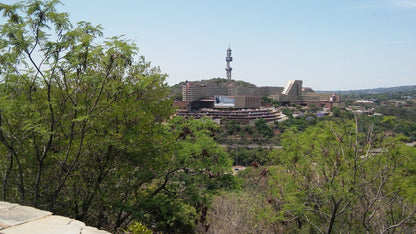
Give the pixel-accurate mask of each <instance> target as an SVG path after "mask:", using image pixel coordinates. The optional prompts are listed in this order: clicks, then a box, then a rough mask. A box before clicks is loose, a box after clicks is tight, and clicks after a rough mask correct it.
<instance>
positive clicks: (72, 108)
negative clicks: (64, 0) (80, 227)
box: [0, 0, 232, 232]
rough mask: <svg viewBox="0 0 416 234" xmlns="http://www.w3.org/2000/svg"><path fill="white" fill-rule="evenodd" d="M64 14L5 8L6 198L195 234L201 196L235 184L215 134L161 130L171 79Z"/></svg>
mask: <svg viewBox="0 0 416 234" xmlns="http://www.w3.org/2000/svg"><path fill="white" fill-rule="evenodd" d="M57 4H59V2H58V1H55V0H52V1H26V2H21V3H17V4H12V5H7V4H3V3H1V4H0V11H1V12H2V14H3V18H4V22H5V23H4V24H3V25H1V28H0V78H1V82H0V152H1V157H0V176H1V178H2V183H1V189H2V194H1V195H2V197H1V198H2V200H7V201H13V202H19V203H21V204H25V205H31V206H35V207H39V208H42V209H47V210H50V211H53V212H54V213H56V214H61V215H65V216H71V217H75V218H77V219H79V220H82V221H85V222H87V223H88V224H89V225H93V226H96V227H98V228H105V229H107V230H111V231H114V232H116V231H117V230H120V228H127V225H128V224H129V223H130V222H132V221H134V220H138V221H142V222H143V223H145V224H147V225H148V227H152V228H154V229H157V230H163V231H166V230H167V229H169V230H170V231H171V232H175V231H176V232H181V231H184V230H186V232H188V231H189V230H191V229H192V228H193V227H194V225H195V222H196V221H195V220H196V219H197V217H199V212H200V210H201V207H203V206H205V205H206V203H205V202H207V201H208V198H207V197H208V195H206V196H205V191H212V192H213V193H214V191H215V189H217V188H220V187H221V186H223V184H227V183H228V185H231V182H230V181H232V177H231V176H227V175H224V172H225V171H227V170H228V169H229V168H230V165H231V161H230V160H229V159H228V158H227V154H226V153H224V151H223V150H222V148H220V147H219V146H217V145H216V144H215V142H214V141H213V139H212V137H213V134H215V132H216V129H217V127H216V125H215V124H213V122H212V121H211V122H210V121H208V120H203V121H197V120H193V121H190V122H188V121H185V120H178V119H175V120H171V123H170V124H165V123H163V122H164V121H165V120H167V119H168V118H169V116H170V115H171V114H172V113H173V108H172V102H171V100H169V98H167V97H168V92H169V89H168V86H167V84H166V82H165V78H166V75H165V74H161V72H160V69H159V68H158V67H152V66H151V64H150V62H148V61H146V60H145V58H144V57H143V56H138V49H137V47H136V46H135V45H134V44H133V43H132V42H130V41H128V40H125V39H123V38H122V37H111V38H103V34H102V32H101V30H102V29H101V27H99V26H93V25H91V24H90V23H87V22H79V23H78V24H76V25H75V26H72V25H71V23H70V21H69V18H68V14H66V13H59V12H57V11H56V9H55V8H56V5H57ZM176 124H177V126H176ZM187 129H188V130H189V131H191V132H187ZM206 194H209V193H208V192H207V193H206ZM146 202H148V203H146ZM159 205H162V207H159ZM156 207H157V208H159V209H160V210H159V211H160V212H161V213H160V214H163V215H159V216H158V215H155V212H156V211H155V208H156ZM146 214H152V215H154V216H152V217H151V218H148V216H146ZM155 224H157V225H156V226H155Z"/></svg>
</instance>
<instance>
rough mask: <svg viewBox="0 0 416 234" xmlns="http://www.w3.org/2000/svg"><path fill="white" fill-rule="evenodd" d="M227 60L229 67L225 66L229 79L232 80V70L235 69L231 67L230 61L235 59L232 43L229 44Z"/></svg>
mask: <svg viewBox="0 0 416 234" xmlns="http://www.w3.org/2000/svg"><path fill="white" fill-rule="evenodd" d="M225 61H226V62H227V67H226V68H225V73H226V75H227V79H228V80H231V70H233V69H232V68H231V67H230V62H231V61H233V57H231V49H230V45H228V49H227V57H225Z"/></svg>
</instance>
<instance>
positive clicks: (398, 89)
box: [316, 85, 416, 94]
mask: <svg viewBox="0 0 416 234" xmlns="http://www.w3.org/2000/svg"><path fill="white" fill-rule="evenodd" d="M409 91H416V85H405V86H397V87H388V88H374V89H358V90H344V91H342V90H338V91H334V90H333V91H316V92H320V93H336V94H360V93H369V94H380V93H397V92H409Z"/></svg>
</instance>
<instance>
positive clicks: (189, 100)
mask: <svg viewBox="0 0 416 234" xmlns="http://www.w3.org/2000/svg"><path fill="white" fill-rule="evenodd" d="M302 84H303V82H302V81H301V80H291V81H289V82H288V83H287V85H286V86H285V87H271V86H266V87H224V86H213V85H211V86H209V85H206V84H198V83H193V82H187V83H186V84H185V85H184V86H183V87H182V91H183V92H182V94H183V101H184V102H185V103H186V105H187V109H188V110H195V109H200V108H214V109H224V108H227V109H247V108H259V107H260V105H261V98H262V97H264V96H266V97H269V98H272V99H273V100H278V101H279V102H280V103H281V104H282V105H291V104H296V105H303V106H307V105H311V104H314V105H317V106H326V107H328V108H331V107H332V106H334V105H339V103H340V101H341V100H340V98H339V96H337V95H335V94H329V93H316V92H314V91H313V90H312V89H311V88H303V87H302Z"/></svg>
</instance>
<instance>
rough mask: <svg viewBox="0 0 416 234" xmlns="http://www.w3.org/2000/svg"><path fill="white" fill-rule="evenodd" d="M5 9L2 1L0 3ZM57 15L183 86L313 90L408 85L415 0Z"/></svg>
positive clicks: (103, 9)
mask: <svg viewBox="0 0 416 234" xmlns="http://www.w3.org/2000/svg"><path fill="white" fill-rule="evenodd" d="M6 2H7V1H6ZM61 2H62V3H63V4H64V5H63V6H60V7H59V10H61V11H66V12H69V13H70V18H71V20H72V21H73V23H75V22H77V21H81V20H85V21H90V22H92V23H93V24H101V25H102V27H103V28H104V33H105V35H106V36H108V37H111V36H114V35H121V34H124V35H125V38H127V39H131V40H133V41H134V42H135V43H136V44H137V46H138V47H139V49H140V52H141V54H142V55H144V56H145V57H146V58H147V60H150V61H151V62H152V64H153V65H157V66H160V68H161V70H162V71H163V72H164V73H167V74H168V75H169V77H168V79H167V81H168V83H169V84H171V85H173V84H176V83H178V82H180V81H185V80H190V81H192V80H201V79H210V78H212V77H225V70H224V69H225V56H226V49H227V48H228V45H229V44H231V49H232V56H233V58H234V60H233V62H232V63H231V66H232V68H233V71H232V77H233V79H236V80H244V81H247V82H250V83H254V84H256V85H258V86H266V85H269V86H284V85H285V84H286V82H287V81H288V80H294V79H300V80H303V83H304V86H308V87H312V88H313V89H315V90H349V89H364V88H378V87H391V86H401V85H415V84H416V0H317V1H311V0H290V1H288V0H285V1H283V0H256V1H254V0H209V1H198V0H193V1H191V0H175V1H173V0H146V1H142V0H118V1H114V0H111V1H110V0H83V1H81V0H61Z"/></svg>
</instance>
